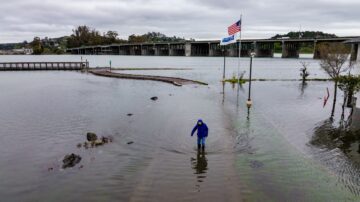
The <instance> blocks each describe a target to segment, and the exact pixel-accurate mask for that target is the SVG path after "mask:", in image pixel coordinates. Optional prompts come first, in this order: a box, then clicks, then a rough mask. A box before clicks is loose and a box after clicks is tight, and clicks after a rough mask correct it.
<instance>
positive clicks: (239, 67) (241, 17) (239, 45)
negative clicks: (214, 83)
mask: <svg viewBox="0 0 360 202" xmlns="http://www.w3.org/2000/svg"><path fill="white" fill-rule="evenodd" d="M241 32H242V14H241V15H240V40H239V57H238V85H240V57H241Z"/></svg>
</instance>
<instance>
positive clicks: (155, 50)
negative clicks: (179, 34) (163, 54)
mask: <svg viewBox="0 0 360 202" xmlns="http://www.w3.org/2000/svg"><path fill="white" fill-rule="evenodd" d="M153 49H154V55H155V56H159V55H160V49H159V47H156V46H155V45H154V47H153Z"/></svg>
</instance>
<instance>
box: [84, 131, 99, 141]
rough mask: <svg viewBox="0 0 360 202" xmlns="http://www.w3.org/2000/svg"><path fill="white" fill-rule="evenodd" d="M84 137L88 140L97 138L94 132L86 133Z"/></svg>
mask: <svg viewBox="0 0 360 202" xmlns="http://www.w3.org/2000/svg"><path fill="white" fill-rule="evenodd" d="M86 139H87V140H88V141H89V142H92V141H95V140H97V136H96V134H95V133H91V132H89V133H87V134H86Z"/></svg>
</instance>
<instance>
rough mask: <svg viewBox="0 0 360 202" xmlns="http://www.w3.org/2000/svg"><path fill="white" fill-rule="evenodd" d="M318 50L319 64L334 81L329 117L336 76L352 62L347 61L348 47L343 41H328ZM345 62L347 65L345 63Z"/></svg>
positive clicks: (349, 66)
mask: <svg viewBox="0 0 360 202" xmlns="http://www.w3.org/2000/svg"><path fill="white" fill-rule="evenodd" d="M319 50H320V57H321V60H320V66H321V68H322V69H323V70H324V71H325V72H326V73H327V74H328V75H329V76H330V78H332V79H333V81H334V100H333V107H332V111H331V117H333V116H334V111H335V104H336V95H337V88H338V80H337V78H338V77H339V76H340V74H341V73H343V72H346V71H347V70H349V69H350V68H351V66H352V65H353V63H351V62H348V60H349V55H350V48H349V47H348V46H346V45H345V44H343V43H329V44H323V45H321V46H320V47H319ZM347 62H348V63H347ZM346 63H347V65H345V64H346Z"/></svg>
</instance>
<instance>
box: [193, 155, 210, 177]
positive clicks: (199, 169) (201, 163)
mask: <svg viewBox="0 0 360 202" xmlns="http://www.w3.org/2000/svg"><path fill="white" fill-rule="evenodd" d="M191 165H192V168H193V169H194V170H195V173H194V174H196V175H197V179H198V182H202V181H203V179H204V178H205V177H206V175H205V173H206V171H207V170H208V168H207V166H208V163H207V159H206V155H205V151H202V150H198V151H197V155H196V159H195V158H191Z"/></svg>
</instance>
